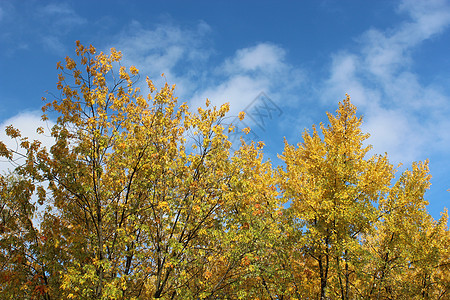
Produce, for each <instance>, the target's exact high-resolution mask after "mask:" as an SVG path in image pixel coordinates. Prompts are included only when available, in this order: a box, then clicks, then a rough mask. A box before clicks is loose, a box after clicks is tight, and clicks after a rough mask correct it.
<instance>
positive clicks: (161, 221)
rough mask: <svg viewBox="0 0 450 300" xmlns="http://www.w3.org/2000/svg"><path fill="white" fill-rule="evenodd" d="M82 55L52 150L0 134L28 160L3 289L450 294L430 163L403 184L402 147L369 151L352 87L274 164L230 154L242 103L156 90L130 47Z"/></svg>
mask: <svg viewBox="0 0 450 300" xmlns="http://www.w3.org/2000/svg"><path fill="white" fill-rule="evenodd" d="M76 54H77V58H76V59H72V58H70V57H66V59H65V62H64V63H58V64H57V69H58V70H60V72H61V73H60V74H59V77H58V78H59V80H58V83H57V88H58V91H59V95H57V96H54V99H51V100H47V99H44V100H46V104H45V105H44V107H43V111H44V115H43V119H44V120H45V119H47V118H48V116H47V115H51V117H52V118H56V125H54V126H53V127H52V129H51V136H52V137H53V138H54V143H53V145H51V147H50V149H47V148H46V147H44V146H43V145H42V143H41V142H40V141H39V140H34V141H31V140H29V139H28V138H27V137H23V136H22V135H21V133H20V131H19V130H17V129H15V128H14V127H13V126H8V127H7V129H6V133H7V135H8V136H9V137H10V138H11V139H13V140H15V141H16V144H17V148H14V149H12V148H8V147H7V146H6V145H5V143H3V142H1V141H0V156H1V157H3V158H5V159H7V160H9V161H10V162H11V163H13V166H14V167H15V168H14V169H13V170H11V171H10V172H9V173H4V174H0V264H1V268H0V297H1V298H2V299H14V298H18V299H380V298H381V299H395V298H401V297H404V296H405V295H408V297H411V298H414V299H415V298H417V299H444V298H445V297H447V296H448V294H449V290H450V278H449V276H448V274H449V272H450V252H449V250H448V249H450V234H449V231H448V227H447V218H448V217H447V212H444V213H443V214H442V217H441V219H439V220H437V221H436V220H434V219H433V218H432V217H431V216H430V215H429V214H428V212H427V211H426V205H427V202H426V201H425V199H424V193H425V191H426V189H427V188H429V185H430V183H429V180H430V175H429V170H428V164H427V162H418V163H414V164H413V165H412V169H411V170H406V171H405V172H403V174H401V175H400V177H399V178H398V180H395V181H394V178H395V176H394V175H395V172H396V169H395V168H394V167H393V166H392V165H391V164H390V163H389V161H388V158H387V155H373V156H372V157H370V158H367V156H368V151H369V150H370V146H364V142H365V140H366V139H367V137H368V135H367V134H364V133H362V131H361V128H360V127H361V124H362V118H360V117H357V116H356V107H355V106H354V105H353V104H352V103H351V102H350V98H349V97H347V98H346V99H344V100H343V101H342V102H341V103H339V108H338V110H337V112H336V115H333V114H328V120H329V123H330V124H329V125H328V126H325V125H322V124H321V125H320V129H321V132H320V133H319V131H318V130H317V129H316V127H313V131H312V133H309V132H308V131H305V132H304V134H303V142H302V143H299V144H298V145H297V147H295V146H292V145H290V144H288V143H287V142H285V149H284V153H283V155H282V156H280V158H281V159H282V160H283V161H284V162H285V165H286V166H285V168H284V169H283V168H281V167H279V168H278V169H274V168H273V167H272V165H271V163H270V161H268V160H267V159H265V158H264V155H263V151H262V149H263V147H264V143H263V142H252V143H250V144H247V143H245V142H244V141H243V140H241V144H240V145H239V147H238V149H237V150H236V151H231V146H232V145H231V142H230V140H229V137H228V136H229V135H231V134H233V130H235V129H234V127H233V125H232V124H227V112H228V110H229V107H228V104H224V105H222V106H221V107H214V106H211V104H210V103H209V101H208V100H207V101H206V105H205V107H204V108H198V109H197V110H196V111H193V110H191V109H190V108H189V107H188V106H187V104H186V103H179V102H178V101H177V98H176V97H175V96H174V88H175V87H174V86H169V85H168V84H167V83H166V84H165V85H164V86H163V87H162V88H161V89H159V90H157V89H156V87H155V86H154V85H153V82H152V81H151V80H150V79H149V78H146V80H145V83H146V86H145V87H141V88H142V89H145V90H148V93H147V96H145V97H144V96H143V95H142V93H141V88H140V85H141V84H142V82H141V81H140V74H139V70H138V69H137V68H136V67H134V66H131V67H129V68H125V67H123V66H122V65H121V63H120V62H121V58H122V54H121V53H120V52H119V51H116V50H115V49H114V48H113V49H111V52H110V54H104V53H102V52H100V53H99V52H98V51H97V50H96V49H95V48H94V47H93V46H90V47H84V46H83V45H81V44H80V43H79V42H77V47H76ZM243 117H244V113H240V114H239V118H241V119H242V118H243ZM249 130H250V129H248V128H246V129H245V130H244V131H245V132H247V133H248V131H249ZM37 131H38V132H39V133H41V134H44V130H43V128H38V129H37ZM234 146H236V145H234ZM233 148H236V147H233ZM18 158H20V159H18Z"/></svg>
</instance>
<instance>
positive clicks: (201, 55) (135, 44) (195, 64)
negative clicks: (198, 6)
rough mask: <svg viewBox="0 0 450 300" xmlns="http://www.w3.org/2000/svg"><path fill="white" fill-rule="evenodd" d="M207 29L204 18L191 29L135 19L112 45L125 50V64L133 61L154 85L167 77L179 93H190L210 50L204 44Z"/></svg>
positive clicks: (132, 63)
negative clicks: (145, 24) (146, 24)
mask: <svg viewBox="0 0 450 300" xmlns="http://www.w3.org/2000/svg"><path fill="white" fill-rule="evenodd" d="M210 30H211V29H210V27H209V25H207V24H206V23H204V22H199V23H198V24H197V25H196V26H195V27H194V28H192V29H182V28H180V27H177V26H173V25H168V24H166V25H158V26H156V27H155V28H153V29H146V28H143V27H142V25H141V24H140V23H139V22H136V21H134V22H132V24H131V25H130V26H129V27H128V28H127V29H126V30H124V31H123V32H122V33H120V34H119V35H118V36H117V37H116V41H114V42H113V44H112V45H114V47H115V48H116V49H117V50H120V51H122V52H123V53H124V65H135V66H136V67H137V68H139V69H140V73H141V74H142V75H143V76H144V78H145V76H149V77H150V79H152V80H153V81H154V83H155V85H156V86H157V87H161V86H162V85H163V84H164V82H165V80H167V81H168V83H169V84H173V83H175V84H176V85H177V93H178V94H181V95H189V94H192V93H193V92H194V91H195V90H196V89H198V87H199V84H200V83H199V82H196V81H198V79H199V78H201V77H202V76H203V72H204V71H203V70H202V68H201V66H202V64H203V63H204V62H206V61H207V60H208V58H209V56H210V55H211V53H212V49H211V48H209V47H207V46H206V45H205V44H206V43H207V41H206V40H207V34H208V33H209V32H210ZM162 73H164V75H165V78H161V76H160V75H161V74H162Z"/></svg>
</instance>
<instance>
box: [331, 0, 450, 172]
mask: <svg viewBox="0 0 450 300" xmlns="http://www.w3.org/2000/svg"><path fill="white" fill-rule="evenodd" d="M398 11H399V13H406V14H407V15H408V16H409V20H408V21H404V22H403V23H401V24H400V25H399V26H398V27H396V28H393V29H391V30H387V31H380V30H376V29H371V30H368V31H367V32H366V33H365V34H363V35H362V37H361V39H360V48H359V51H355V52H354V53H349V52H340V53H337V54H335V55H334V56H333V57H332V65H331V68H330V76H329V78H328V80H327V81H326V83H325V85H324V86H323V89H322V92H323V93H322V95H323V100H324V101H329V100H331V99H333V101H334V99H341V98H343V96H344V94H345V93H349V94H350V95H351V97H352V100H353V103H355V105H357V107H358V109H359V113H362V114H364V116H365V121H366V123H365V124H364V129H365V131H366V132H369V133H371V134H372V136H371V138H369V140H368V142H369V143H370V144H373V145H374V152H377V153H384V152H387V153H388V155H389V156H390V157H391V158H392V159H393V160H394V161H395V162H400V161H402V162H405V163H409V162H410V161H412V160H418V159H420V160H422V159H424V158H426V157H425V153H427V155H429V153H430V145H432V144H433V145H436V141H440V142H439V147H445V146H446V147H448V146H449V144H448V143H447V142H448V138H445V137H444V136H442V133H443V132H448V131H449V130H450V127H449V122H447V121H445V120H446V119H447V117H446V116H445V115H446V114H448V113H450V110H449V108H448V107H447V106H448V104H449V103H450V99H449V97H447V96H446V95H445V94H443V93H442V92H441V91H440V89H437V88H436V86H432V85H423V84H421V83H420V80H419V74H416V73H414V72H412V71H411V69H412V68H411V66H413V64H414V61H413V56H412V53H413V51H414V49H415V48H416V47H418V46H420V45H421V44H422V43H424V42H426V40H428V39H430V38H432V37H434V36H436V35H438V34H439V33H441V32H443V31H444V30H445V29H447V28H448V26H449V25H450V7H449V5H448V3H446V2H444V1H403V2H402V3H401V5H400V6H399V9H398ZM446 141H447V142H446ZM444 149H445V148H441V149H440V150H444ZM433 150H437V151H439V149H433Z"/></svg>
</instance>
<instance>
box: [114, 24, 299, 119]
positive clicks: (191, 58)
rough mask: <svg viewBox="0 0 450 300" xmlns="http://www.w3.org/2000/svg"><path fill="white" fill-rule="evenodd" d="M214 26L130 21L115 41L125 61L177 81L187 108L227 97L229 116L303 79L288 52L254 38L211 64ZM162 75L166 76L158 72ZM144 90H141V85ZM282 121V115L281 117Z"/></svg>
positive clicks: (283, 93) (285, 96)
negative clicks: (251, 43)
mask: <svg viewBox="0 0 450 300" xmlns="http://www.w3.org/2000/svg"><path fill="white" fill-rule="evenodd" d="M211 31H212V29H211V28H210V27H209V25H208V24H206V23H204V22H199V23H198V24H197V25H196V26H195V27H193V28H190V29H182V28H180V27H178V26H173V25H170V24H169V25H167V24H165V25H158V26H156V27H155V28H153V29H146V28H143V27H142V25H141V24H140V23H138V22H133V23H132V24H131V25H130V26H129V28H128V29H127V30H124V31H123V32H122V33H121V34H120V35H119V36H118V37H117V40H118V41H116V42H115V43H114V45H116V48H117V49H118V50H121V51H123V53H124V62H123V64H124V65H135V66H137V67H138V68H139V69H140V73H141V74H142V75H143V76H144V77H145V76H147V75H149V76H150V78H151V79H152V80H153V81H154V83H155V84H156V86H157V87H160V86H162V85H163V83H164V81H165V80H166V79H167V80H168V82H169V84H173V83H175V84H176V85H177V88H176V94H177V95H178V96H179V98H180V101H182V102H184V101H188V102H189V105H190V107H191V108H193V109H195V108H197V107H199V106H204V105H205V101H206V99H207V98H208V99H210V101H211V102H212V104H213V105H216V106H220V105H221V104H223V103H226V102H229V103H230V108H231V111H230V113H229V115H230V116H233V115H237V114H238V112H239V111H241V110H243V109H244V108H245V107H247V106H248V105H249V104H250V103H252V101H253V100H254V99H255V98H256V97H257V96H258V95H259V94H260V93H261V92H265V93H266V94H267V95H268V96H269V97H270V98H271V99H272V100H273V101H274V102H278V103H279V101H280V100H281V99H282V100H283V101H284V102H283V103H284V104H286V103H289V99H290V98H289V96H290V95H292V94H293V93H294V92H293V90H294V89H296V88H298V87H299V85H300V84H302V83H303V81H304V76H303V74H302V72H300V71H299V70H296V69H294V68H293V67H292V66H291V65H289V64H288V63H286V61H285V56H286V51H285V50H284V49H283V48H281V47H279V46H277V45H274V44H272V43H258V44H256V45H254V46H252V47H247V48H242V49H238V50H237V51H235V53H234V54H233V55H232V56H231V57H228V58H225V59H224V60H223V61H222V62H219V63H218V64H217V65H215V66H214V65H213V66H211V60H210V57H211V56H212V55H214V53H215V50H214V48H213V47H212V46H210V45H209V35H210V33H211ZM161 73H164V74H165V78H161V77H160V76H159V75H160V74H161ZM143 91H144V90H143ZM280 121H281V120H280Z"/></svg>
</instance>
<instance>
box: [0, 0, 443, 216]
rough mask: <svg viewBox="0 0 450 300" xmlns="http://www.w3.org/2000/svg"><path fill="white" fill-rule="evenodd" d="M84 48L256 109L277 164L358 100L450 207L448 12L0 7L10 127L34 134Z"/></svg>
mask: <svg viewBox="0 0 450 300" xmlns="http://www.w3.org/2000/svg"><path fill="white" fill-rule="evenodd" d="M76 40H80V41H81V42H82V44H85V45H89V44H93V45H94V46H95V47H97V49H100V50H103V51H108V49H109V48H110V47H115V48H116V49H118V50H121V51H122V52H123V54H124V64H125V65H136V66H137V67H138V68H139V69H140V71H141V74H143V75H144V76H143V78H145V75H148V76H150V78H152V79H154V81H155V82H156V84H157V85H158V86H161V85H162V84H163V82H164V80H167V82H169V83H170V84H176V85H177V96H178V97H179V99H180V101H187V102H188V103H189V104H190V105H191V106H194V107H195V106H199V105H203V104H204V102H205V99H206V98H209V99H210V100H211V101H212V102H213V103H214V104H216V105H219V104H221V103H223V102H230V105H231V115H234V116H235V115H237V113H238V112H239V111H241V110H243V109H245V108H247V109H248V115H250V116H252V115H253V116H254V117H255V118H253V119H252V118H247V122H248V123H249V125H250V126H251V127H252V128H253V131H252V134H253V136H254V137H255V138H256V139H259V140H264V141H265V143H266V145H267V146H266V149H265V153H266V155H267V157H269V158H270V159H271V160H272V161H273V163H274V164H275V165H277V164H279V163H280V161H279V160H278V159H277V158H276V153H281V152H282V149H283V138H284V137H286V139H287V140H288V142H289V143H291V144H296V143H298V142H300V141H301V140H300V137H301V133H302V131H303V130H304V129H305V128H308V129H310V128H311V126H312V125H313V124H318V123H319V122H321V121H322V122H326V121H327V120H326V115H325V112H326V111H330V112H334V111H335V110H336V108H337V103H338V102H339V101H340V100H342V99H343V98H344V97H345V93H348V94H349V95H350V96H351V98H352V102H353V103H354V104H355V105H356V106H357V107H358V112H359V114H361V115H363V116H364V125H363V129H364V131H365V132H368V133H370V134H371V137H370V138H369V140H368V143H370V144H372V145H373V146H374V148H373V150H372V152H371V153H381V154H382V153H384V152H387V153H388V155H389V157H390V160H391V162H392V163H394V164H398V163H399V162H402V163H403V164H404V167H402V169H401V170H403V169H404V168H405V167H408V166H410V165H411V162H412V161H417V160H424V159H427V158H429V159H430V168H431V174H432V176H433V179H432V187H431V190H430V191H428V192H427V199H428V200H429V201H430V205H429V211H430V212H431V214H432V215H433V216H434V217H435V218H438V217H439V212H440V211H442V210H443V209H444V207H449V206H450V205H449V204H450V193H449V192H447V191H446V190H447V189H448V188H450V179H449V178H450V177H449V176H448V172H449V170H450V155H449V154H450V151H449V149H450V121H449V120H450V119H449V116H450V2H449V1H437V0H436V1H435V0H428V1H420V0H414V1H413V0H410V1H391V0H389V1H387V0H377V1H357V0H317V1H313V0H310V1H264V0H259V1H230V0H227V1H225V0H224V1H181V0H180V1H170V0H169V1H119V0H108V1H80V0H79V1H7V0H0V70H1V71H0V103H1V106H0V126H1V127H4V126H5V125H8V124H11V123H14V124H16V125H17V126H18V127H19V128H21V129H22V131H23V133H24V134H26V135H29V136H35V133H34V130H35V128H36V127H37V126H38V125H39V119H40V111H39V109H40V107H41V106H42V104H43V103H42V101H41V97H42V96H47V94H46V93H45V91H47V90H48V91H49V92H54V91H56V82H57V70H56V62H57V61H60V60H63V58H64V57H65V56H66V55H69V56H74V48H75V41H76ZM161 73H164V74H165V79H164V78H162V77H161V76H160V74H161ZM261 93H264V94H262V95H265V96H264V97H262V96H260V97H258V96H259V95H261ZM255 99H256V100H255ZM268 99H269V100H268ZM264 104H268V105H271V108H272V110H267V107H268V106H266V110H265V111H264ZM258 108H259V109H260V112H261V113H263V114H266V117H264V120H263V123H261V122H259V123H258V118H257V117H256V115H255V109H258ZM0 139H4V134H3V133H1V134H0ZM47 142H49V141H47ZM1 168H4V166H3V167H1Z"/></svg>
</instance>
